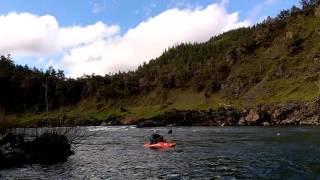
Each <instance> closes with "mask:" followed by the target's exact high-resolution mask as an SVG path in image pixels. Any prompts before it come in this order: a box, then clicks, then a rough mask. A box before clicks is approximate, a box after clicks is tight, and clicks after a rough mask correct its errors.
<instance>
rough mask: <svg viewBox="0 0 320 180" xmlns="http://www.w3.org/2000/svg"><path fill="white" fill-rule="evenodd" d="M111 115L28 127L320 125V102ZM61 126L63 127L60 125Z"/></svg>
mask: <svg viewBox="0 0 320 180" xmlns="http://www.w3.org/2000/svg"><path fill="white" fill-rule="evenodd" d="M128 119H129V118H128V117H126V116H119V115H110V116H108V117H106V118H105V119H103V120H101V119H95V118H93V117H92V118H88V119H68V118H64V119H62V120H57V119H49V120H45V121H40V122H37V123H35V124H30V125H28V126H27V127H29V128H30V127H31V128H32V127H66V126H68V127H75V126H118V125H136V126H137V127H139V128H142V127H157V126H288V125H312V126H314V125H315V126H317V125H320V98H317V99H316V100H315V101H313V102H309V103H301V102H289V103H283V104H268V105H257V106H256V107H252V108H246V109H236V108H232V107H226V108H224V107H221V108H218V109H209V110H177V109H171V110H168V111H166V112H165V113H163V114H161V115H158V116H155V117H152V118H149V119H137V118H132V120H130V121H128ZM61 123H62V124H61Z"/></svg>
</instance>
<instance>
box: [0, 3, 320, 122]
mask: <svg viewBox="0 0 320 180" xmlns="http://www.w3.org/2000/svg"><path fill="white" fill-rule="evenodd" d="M302 2H304V3H305V4H303V9H299V8H297V7H292V9H290V10H285V11H282V12H281V13H280V14H279V15H278V16H277V17H276V18H268V19H266V20H265V21H264V22H262V23H261V24H258V25H255V26H253V27H249V28H241V29H236V30H232V31H229V32H227V33H224V34H222V35H219V36H217V37H213V38H211V39H210V40H209V41H208V42H206V43H201V44H180V45H178V46H175V47H172V48H169V49H168V50H165V52H164V53H163V55H161V56H160V57H158V58H156V59H153V60H151V61H150V62H149V63H147V64H143V65H141V66H140V67H139V68H138V69H137V70H136V71H134V72H127V73H118V74H115V75H106V76H105V77H101V76H86V77H82V78H80V79H77V80H73V79H66V78H65V77H64V75H63V73H62V72H60V71H59V72H58V73H57V72H56V71H55V70H53V69H50V70H48V71H47V72H45V73H44V72H41V71H38V70H30V69H29V68H27V67H21V66H17V65H14V64H13V62H12V61H11V60H10V58H6V57H2V60H1V66H0V67H1V68H0V83H1V87H6V88H4V89H2V90H1V94H6V96H4V95H3V96H2V97H1V98H0V107H1V108H0V109H2V114H5V115H4V116H3V117H9V118H10V119H16V120H17V121H19V122H22V121H23V122H25V123H28V122H30V121H31V122H32V121H34V120H37V121H38V120H42V119H45V118H46V116H47V115H46V113H42V112H43V111H45V110H46V95H47V97H48V108H49V110H50V114H49V117H50V118H52V119H62V120H65V119H77V120H79V121H80V120H84V121H96V120H101V119H105V118H108V117H113V116H122V117H123V119H122V120H123V122H134V121H136V120H138V119H141V118H151V117H154V116H156V115H159V114H162V113H164V112H166V111H170V110H172V109H184V110H186V109H194V110H199V109H200V110H201V109H210V108H212V109H215V108H218V107H235V108H244V107H253V106H256V105H258V104H279V103H284V102H289V101H296V102H308V101H311V100H313V99H314V98H315V97H316V96H317V95H318V88H317V86H316V85H315V83H316V82H318V80H319V72H320V7H319V6H318V4H319V2H318V1H302ZM8 64H9V65H8ZM13 84H16V85H13ZM44 85H45V86H44ZM45 87H48V89H49V93H48V94H46V93H45V89H46V88H45ZM34 90H37V92H34ZM13 92H14V93H13ZM32 92H33V93H32ZM17 97H19V98H17ZM34 97H36V98H34ZM17 114H18V115H17ZM88 119H89V120H88Z"/></svg>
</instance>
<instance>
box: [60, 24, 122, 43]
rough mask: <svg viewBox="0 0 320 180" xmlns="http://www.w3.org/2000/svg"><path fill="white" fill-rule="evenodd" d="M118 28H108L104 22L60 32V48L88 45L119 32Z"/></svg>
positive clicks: (69, 28)
mask: <svg viewBox="0 0 320 180" xmlns="http://www.w3.org/2000/svg"><path fill="white" fill-rule="evenodd" d="M119 30H120V29H119V27H118V26H107V25H105V24H104V23H102V22H100V21H99V22H97V23H96V24H94V25H89V26H86V27H81V26H73V27H67V28H61V29H60V30H59V45H60V47H74V46H79V45H81V44H88V43H92V42H94V41H97V40H99V39H103V38H105V37H110V36H113V35H115V34H117V33H118V32H119Z"/></svg>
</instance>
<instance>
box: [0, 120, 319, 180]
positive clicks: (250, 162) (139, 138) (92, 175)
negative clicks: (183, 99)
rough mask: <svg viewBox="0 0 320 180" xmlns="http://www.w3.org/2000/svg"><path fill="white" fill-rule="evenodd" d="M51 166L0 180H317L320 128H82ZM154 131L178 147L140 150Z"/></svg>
mask: <svg viewBox="0 0 320 180" xmlns="http://www.w3.org/2000/svg"><path fill="white" fill-rule="evenodd" d="M81 129H82V130H81V131H83V132H84V134H85V136H84V137H83V138H81V140H78V141H76V142H75V144H73V149H74V151H75V154H74V155H72V156H70V158H69V159H68V161H66V162H64V163H59V164H55V165H37V164H35V165H24V166H22V167H17V168H11V169H6V170H0V174H1V178H0V179H171V180H174V179H320V138H319V137H320V128H316V127H314V128H311V127H292V128H280V127H269V128H260V127H173V128H172V130H173V133H172V134H167V131H168V128H144V129H138V128H135V127H132V126H121V127H82V128H81ZM153 129H158V130H159V132H160V133H161V134H163V135H165V138H166V139H169V140H170V141H173V142H176V143H177V146H176V147H175V148H172V149H167V150H151V149H148V148H143V147H142V146H143V144H144V143H145V142H147V140H148V136H149V135H150V134H151V133H152V131H153Z"/></svg>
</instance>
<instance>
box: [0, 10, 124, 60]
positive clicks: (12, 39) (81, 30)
mask: <svg viewBox="0 0 320 180" xmlns="http://www.w3.org/2000/svg"><path fill="white" fill-rule="evenodd" d="M0 24H2V25H3V26H1V28H0V42H1V43H0V54H8V53H11V54H13V55H14V56H20V57H21V56H22V57H25V56H27V57H29V56H31V57H41V58H42V59H45V58H44V57H43V56H48V55H50V54H56V53H61V52H63V51H64V50H66V49H67V48H71V47H75V46H79V45H82V44H88V43H92V42H94V41H97V40H100V39H105V38H107V37H110V36H114V35H115V34H117V33H119V27H118V26H107V25H106V24H104V23H102V22H97V23H96V24H93V25H88V26H70V27H62V28H61V27H59V23H58V21H57V20H56V19H55V17H53V16H51V15H45V16H36V15H33V14H30V13H20V14H18V13H9V14H7V15H2V16H0Z"/></svg>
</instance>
